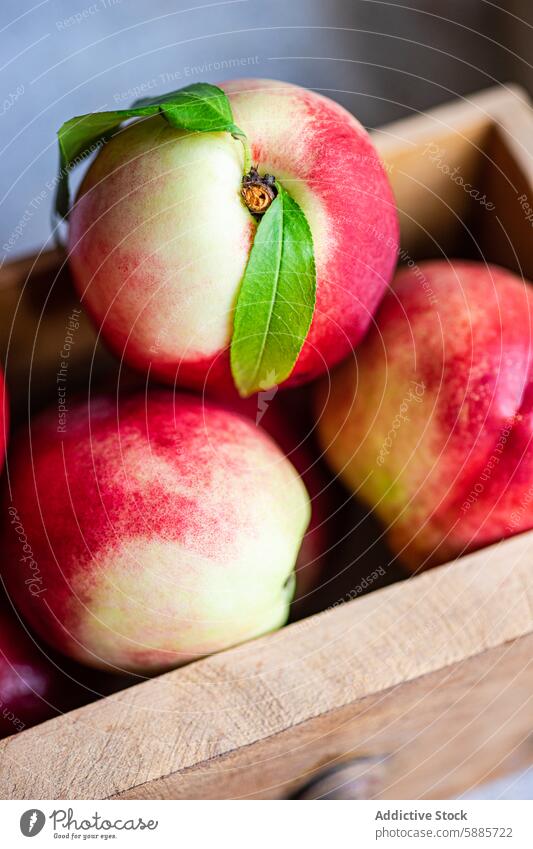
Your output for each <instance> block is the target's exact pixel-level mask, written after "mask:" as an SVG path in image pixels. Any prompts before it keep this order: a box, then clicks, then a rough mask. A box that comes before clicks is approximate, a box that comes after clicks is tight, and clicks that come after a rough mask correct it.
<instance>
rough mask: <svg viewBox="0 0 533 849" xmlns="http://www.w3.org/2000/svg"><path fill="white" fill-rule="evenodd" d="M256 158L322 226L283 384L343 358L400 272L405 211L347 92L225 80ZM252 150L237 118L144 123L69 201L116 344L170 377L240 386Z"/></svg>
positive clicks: (73, 236) (92, 300) (74, 253)
mask: <svg viewBox="0 0 533 849" xmlns="http://www.w3.org/2000/svg"><path fill="white" fill-rule="evenodd" d="M222 87H223V88H224V89H225V91H226V92H227V94H228V97H229V99H230V102H231V106H232V109H233V113H234V118H235V122H236V123H237V125H238V126H240V127H241V128H242V129H243V130H244V132H245V133H246V134H247V135H248V139H249V142H250V145H251V151H252V161H253V162H254V163H258V164H259V169H260V171H261V172H263V173H264V172H269V173H271V174H274V175H275V176H276V177H277V178H278V179H279V180H280V181H281V182H282V184H283V185H284V187H285V188H286V189H287V190H288V191H289V193H290V194H291V195H292V196H293V197H294V198H295V200H296V201H297V202H298V203H299V204H300V206H301V207H302V209H303V211H304V212H305V214H306V216H307V219H308V221H309V224H310V227H311V231H312V234H313V241H314V248H315V259H316V264H317V299H316V309H315V314H314V318H313V323H312V326H311V328H310V331H309V334H308V337H307V340H306V342H305V343H304V346H303V349H302V351H301V353H300V356H299V358H298V361H297V363H296V365H295V368H294V370H293V372H292V374H291V376H290V378H289V380H288V381H286V382H285V385H294V384H297V383H302V382H306V381H308V380H311V379H312V378H314V377H316V376H317V375H319V374H322V373H323V372H325V371H326V370H327V369H328V368H331V367H332V366H333V365H334V364H335V363H337V362H339V361H340V360H341V359H342V358H343V357H344V356H346V354H347V353H348V352H349V351H350V349H351V347H352V346H353V345H356V344H357V343H358V342H359V341H360V339H361V338H362V336H363V335H364V333H365V331H366V329H367V327H368V324H369V322H370V320H371V317H372V314H373V313H374V311H375V309H376V307H377V305H378V303H379V301H380V299H381V297H382V295H383V294H384V292H385V289H386V287H387V285H388V283H389V280H390V277H391V275H392V273H393V270H394V266H395V262H396V255H397V248H398V223H397V215H396V209H395V204H394V199H393V196H392V193H391V189H390V187H389V184H388V181H387V177H386V175H385V173H384V170H383V167H382V165H381V163H380V161H379V158H378V155H377V153H376V151H375V149H374V147H373V145H372V143H371V141H370V138H369V136H368V135H367V133H366V131H365V130H364V129H363V127H362V126H361V125H360V124H359V122H358V121H357V120H356V119H355V118H354V117H353V116H352V115H350V114H349V113H348V112H346V111H345V110H344V109H343V108H342V107H341V106H339V105H338V104H336V103H334V102H333V101H331V100H329V99H328V98H325V97H322V96H321V95H318V94H315V93H314V92H311V91H308V90H306V89H303V88H300V87H298V86H294V85H289V84H288V83H282V82H279V81H273V80H257V79H255V80H254V79H251V80H238V81H234V82H229V83H226V84H224V85H223V86H222ZM242 175H243V151H242V145H241V143H240V142H239V141H236V140H235V139H233V138H231V136H230V135H229V134H227V133H218V134H202V133H200V134H187V133H186V132H183V131H179V130H175V129H173V128H171V127H170V126H169V125H168V124H167V123H166V122H165V121H164V119H163V118H160V117H155V118H152V119H149V120H144V121H142V122H136V123H134V124H133V125H131V126H130V127H129V128H128V129H125V130H124V131H122V132H121V133H120V134H119V135H118V136H116V137H115V138H114V139H112V140H111V141H110V142H108V143H107V144H106V145H105V146H104V148H103V149H102V150H101V152H100V153H99V154H98V156H97V157H96V159H95V161H94V162H93V164H92V165H91V166H90V168H89V170H88V172H87V174H86V175H85V178H84V180H83V183H82V185H81V188H80V192H79V194H78V198H77V201H76V204H75V206H74V207H73V209H72V211H71V214H70V219H69V221H70V228H69V241H68V248H69V255H70V267H71V270H72V272H73V276H74V280H75V283H76V286H77V288H78V290H79V292H80V293H81V295H82V296H83V300H84V303H85V306H86V307H87V309H88V310H89V311H90V313H91V314H92V315H93V317H94V319H95V320H96V323H97V325H98V326H99V327H101V330H102V333H103V336H104V338H105V339H106V340H107V343H108V344H109V345H110V347H111V348H112V349H113V350H114V351H115V352H116V353H117V354H118V355H119V356H121V357H122V356H123V357H124V359H125V360H126V361H127V362H128V363H129V364H130V365H133V366H134V367H136V368H137V369H139V370H141V371H143V372H146V371H148V370H150V373H151V374H152V375H153V376H154V377H156V378H158V379H160V380H163V381H165V382H169V383H172V384H174V381H175V380H176V381H177V384H178V385H182V386H187V387H190V388H194V389H202V388H203V387H204V385H206V381H207V386H208V387H209V386H217V387H218V388H219V389H220V387H221V386H227V387H228V392H229V388H230V387H231V386H232V380H231V374H230V369H229V355H228V345H229V342H230V338H231V332H232V310H233V308H234V306H235V302H236V297H237V293H238V289H239V285H240V282H241V279H242V276H243V273H244V270H245V267H246V263H247V260H248V255H249V252H250V248H251V245H252V242H253V238H254V233H255V229H256V226H257V225H256V222H255V219H254V218H253V216H252V215H251V214H250V212H249V211H248V209H247V208H246V206H245V205H244V203H243V202H242V199H241V197H240V189H241V178H242Z"/></svg>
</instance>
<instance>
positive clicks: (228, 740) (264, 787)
mask: <svg viewBox="0 0 533 849" xmlns="http://www.w3.org/2000/svg"><path fill="white" fill-rule="evenodd" d="M532 129H533V127H532V117H531V110H530V108H529V106H528V104H527V101H526V98H525V95H524V94H523V92H521V91H520V90H519V89H516V88H514V87H511V88H510V89H507V90H498V91H489V92H486V93H483V94H481V95H476V96H474V97H471V98H466V99H465V100H464V101H463V102H461V103H454V104H450V105H448V106H444V107H439V108H438V109H436V110H433V111H432V112H431V113H429V114H428V115H425V116H418V117H416V118H412V119H409V120H406V121H402V122H398V123H396V124H393V125H389V126H388V127H386V128H383V129H382V130H381V131H379V132H377V133H376V134H375V140H376V141H377V144H378V146H379V148H380V150H381V153H382V155H383V156H384V158H385V160H386V163H387V168H388V173H389V176H390V179H391V182H392V185H393V189H394V191H395V194H396V198H397V200H398V204H399V207H400V219H401V229H402V250H403V252H404V253H403V259H404V260H408V259H409V258H413V259H415V260H418V259H420V258H421V257H423V256H427V255H435V254H437V255H438V254H439V252H440V251H444V252H445V253H447V254H448V255H452V254H453V253H454V252H457V251H459V252H460V251H461V250H462V248H463V247H464V241H462V239H463V234H464V231H465V230H466V229H468V228H470V229H471V231H472V233H473V238H474V240H475V241H476V242H477V243H478V245H479V246H480V248H481V250H482V251H483V255H484V256H486V257H487V258H489V259H491V260H494V261H500V262H504V263H505V264H507V265H509V266H510V267H514V268H517V269H518V270H523V269H526V271H527V272H528V273H530V274H533V251H532V240H531V226H530V224H529V222H527V221H526V220H525V216H524V214H523V210H522V209H521V207H520V206H519V204H518V203H517V196H518V195H519V192H523V191H526V192H527V193H529V194H531V184H532V174H533V167H532V159H533V141H532V139H533V132H532ZM429 142H433V143H435V144H438V145H440V146H441V147H442V148H443V149H444V150H445V152H446V161H447V162H458V163H459V164H460V166H461V173H462V174H463V176H464V177H465V179H466V178H468V179H469V180H472V181H473V182H474V183H476V184H477V183H478V182H479V185H480V188H481V189H482V190H483V191H486V192H487V196H488V197H490V198H491V199H494V201H495V204H496V214H494V212H493V213H492V214H489V212H488V211H484V212H483V211H482V210H480V207H479V204H477V205H476V204H473V203H472V202H471V200H470V199H469V198H468V197H467V195H466V194H465V192H464V190H463V189H462V188H461V187H458V186H457V185H456V184H454V183H453V182H452V181H450V179H449V177H447V176H446V175H444V174H443V173H442V172H441V171H440V170H439V169H438V168H437V167H436V166H435V163H434V162H430V160H429V158H428V156H427V155H424V150H425V148H426V146H427V144H428V143H429ZM63 260H64V257H63V255H62V254H61V252H50V253H47V254H43V255H42V256H40V257H39V258H37V259H35V258H28V259H26V260H20V261H18V262H16V263H13V264H10V265H8V266H4V267H3V268H2V269H0V316H1V320H0V351H1V353H2V355H3V357H4V360H5V361H6V362H7V377H8V385H9V390H10V396H11V400H12V409H13V411H14V419H15V420H17V419H21V418H23V417H24V416H25V415H26V414H27V412H28V396H30V397H31V399H32V407H33V404H34V402H35V404H36V405H37V406H39V405H40V404H44V403H47V402H50V401H51V400H52V399H53V393H54V385H55V373H56V370H57V363H58V359H59V350H60V347H61V344H62V340H63V338H64V333H65V321H66V319H67V318H68V315H69V312H70V310H71V308H72V307H73V306H76V307H77V306H79V302H78V299H77V298H76V296H75V294H74V292H73V289H72V286H71V283H70V280H69V278H68V274H67V273H66V272H65V270H64V269H63V270H61V269H62V263H63ZM529 269H531V271H529ZM58 272H59V273H58ZM71 364H72V366H71V373H70V375H69V386H70V387H71V388H72V391H75V389H76V388H78V387H80V388H82V389H84V390H85V391H86V390H87V387H88V382H89V380H91V381H92V380H93V379H95V378H98V376H100V377H101V378H102V379H103V380H109V379H110V375H112V374H114V370H115V373H116V368H117V365H116V363H114V362H113V360H112V359H111V358H110V357H109V356H108V355H107V354H106V353H105V351H104V350H103V348H102V346H101V345H100V344H99V342H98V340H97V336H96V334H95V332H94V330H93V329H92V326H91V324H90V322H89V321H88V319H87V318H86V317H83V319H82V321H81V326H80V330H79V331H78V332H77V335H76V341H75V346H74V349H73V353H72V360H71ZM532 560H533V532H532V533H529V534H524V535H522V536H520V537H516V538H515V539H513V540H510V541H508V542H506V543H503V544H500V545H497V546H493V547H492V548H489V549H486V550H485V551H483V552H480V553H477V554H475V555H471V556H469V557H466V558H462V559H461V561H459V562H457V563H454V564H450V565H448V566H444V567H441V568H439V569H437V570H433V571H431V572H428V573H427V574H424V575H421V576H419V577H416V578H410V579H409V580H408V581H404V582H402V583H397V584H394V585H392V586H389V587H386V588H384V589H380V590H377V591H374V592H372V593H370V594H369V595H368V596H365V597H362V598H358V599H356V600H355V601H351V602H349V603H346V604H341V603H339V604H337V605H334V606H333V607H332V608H331V609H329V610H327V611H325V612H324V613H321V614H319V615H317V616H313V617H310V618H308V619H306V620H304V621H302V622H299V623H297V624H295V625H292V626H289V627H288V628H285V629H283V630H282V631H280V632H278V633H277V634H273V635H270V636H268V637H265V638H263V639H261V640H258V641H255V642H252V643H249V644H247V645H245V646H242V647H239V648H236V649H232V650H231V651H228V652H225V653H222V654H220V655H217V656H214V657H211V658H208V659H206V660H202V661H199V662H197V663H194V664H191V665H190V666H188V667H186V668H184V669H181V670H177V671H175V672H172V673H169V674H167V675H163V676H161V677H159V678H157V679H154V680H152V681H148V682H145V683H142V684H137V685H136V686H133V687H131V688H129V689H128V690H124V691H122V692H120V693H117V694H115V695H113V696H111V697H108V698H106V699H104V700H102V701H100V702H98V703H95V704H93V705H89V706H87V707H85V708H82V709H80V710H78V711H74V712H72V713H70V714H68V715H66V716H64V717H61V718H59V719H55V720H51V721H50V722H47V723H44V724H43V725H41V726H38V727H36V728H34V729H30V730H28V731H25V732H23V733H22V734H19V735H18V736H16V737H11V738H8V739H7V740H5V741H3V742H0V797H1V798H20V799H26V798H32V799H35V798H58V799H61V798H88V799H92V798H150V797H153V798H236V797H247V798H277V797H281V796H287V795H291V794H295V793H297V792H298V790H299V789H301V788H302V786H303V785H305V784H307V783H308V782H309V780H310V779H311V778H312V777H313V776H314V775H316V774H317V773H319V772H320V771H321V770H323V769H328V768H329V767H330V766H332V765H334V764H337V763H339V762H343V761H345V760H346V759H349V758H352V757H358V758H361V759H364V758H366V759H367V760H366V761H364V760H361V762H360V763H361V770H362V774H365V773H367V772H368V773H369V776H370V778H371V780H369V781H368V782H367V785H368V793H369V794H372V795H375V796H378V797H381V798H388V797H391V798H416V797H434V796H435V797H438V796H440V797H447V796H450V795H453V794H457V793H460V792H462V791H464V790H466V789H468V788H469V787H471V786H472V785H475V784H476V783H478V782H481V781H483V780H485V779H486V778H488V777H491V776H493V775H496V774H498V773H500V772H502V771H508V770H510V769H513V768H517V767H519V766H521V765H523V764H524V763H529V762H531V760H533V743H532V737H531V723H532V720H533V711H532V708H531V703H530V698H531V693H532V691H533V678H532V671H531V661H530V659H531V656H532V648H533V645H532V641H533V636H532V633H533V612H532V611H533V588H532V580H533V578H532V574H533V572H532ZM365 568H366V567H365ZM368 571H370V569H369V570H368ZM349 574H352V575H353V572H352V573H350V572H349V571H346V575H349ZM365 574H366V573H365ZM390 575H391V577H392V572H391V573H390ZM344 589H346V590H347V591H348V593H349V591H350V587H349V586H348V587H346V588H344V587H343V591H344Z"/></svg>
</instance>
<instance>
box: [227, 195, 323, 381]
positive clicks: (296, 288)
mask: <svg viewBox="0 0 533 849" xmlns="http://www.w3.org/2000/svg"><path fill="white" fill-rule="evenodd" d="M276 186H277V188H278V195H277V197H276V198H275V199H274V200H273V201H272V204H271V205H270V207H269V208H268V209H267V211H266V212H265V214H264V216H263V217H262V219H261V221H260V223H259V226H258V228H257V232H256V235H255V239H254V243H253V246H252V250H251V251H250V257H249V259H248V264H247V266H246V271H245V272H244V277H243V279H242V283H241V286H240V290H239V295H238V298H237V305H236V307H235V318H234V324H233V336H232V340H231V352H230V358H231V371H232V374H233V379H234V381H235V385H236V386H237V389H238V390H239V393H240V394H241V395H242V396H247V395H252V394H253V393H254V392H258V391H260V390H266V389H269V388H271V387H272V386H275V385H276V384H278V383H281V382H282V381H284V380H286V378H287V377H288V376H289V375H290V373H291V371H292V370H293V368H294V364H295V363H296V360H297V359H298V355H299V354H300V351H301V349H302V345H303V343H304V342H305V339H306V336H307V333H308V331H309V328H310V326H311V321H312V318H313V311H314V307H315V296H316V269H315V258H314V249H313V237H312V235H311V230H310V228H309V224H308V223H307V219H306V217H305V215H304V213H303V211H302V209H301V208H300V207H299V206H298V204H297V203H296V201H295V200H293V198H291V197H290V195H289V194H288V193H287V192H286V191H285V190H284V189H283V187H282V186H281V185H280V184H279V183H276Z"/></svg>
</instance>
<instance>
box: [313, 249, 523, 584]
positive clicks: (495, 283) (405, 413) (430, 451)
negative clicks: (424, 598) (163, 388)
mask: <svg viewBox="0 0 533 849" xmlns="http://www.w3.org/2000/svg"><path fill="white" fill-rule="evenodd" d="M532 305H533V300H532V294H531V287H530V284H528V283H527V282H523V281H522V280H520V279H519V278H518V277H516V276H515V275H513V274H511V273H510V272H508V271H505V270H503V269H501V268H498V267H496V266H485V265H483V264H481V263H474V262H462V261H453V262H450V263H448V262H445V261H434V262H427V263H423V264H421V265H420V266H419V269H416V268H414V269H407V270H403V271H400V273H399V274H398V275H397V277H396V280H395V281H394V284H393V290H392V291H391V293H390V294H388V295H387V296H386V298H385V299H384V301H383V303H382V306H381V308H380V310H379V312H378V315H377V318H376V327H375V328H374V329H372V331H371V332H369V334H368V336H367V338H366V339H365V341H364V343H363V345H361V346H360V348H359V349H358V351H357V352H356V357H355V360H354V359H351V360H347V361H346V363H344V364H343V365H342V366H341V367H340V368H339V370H338V371H337V372H336V373H335V375H334V378H333V382H332V385H331V392H329V390H328V387H327V386H326V385H325V384H324V385H322V386H321V387H320V389H319V391H318V398H317V405H316V413H317V417H318V419H319V434H320V440H321V443H322V447H323V448H324V450H325V452H326V458H327V460H328V461H329V463H330V465H331V466H332V468H333V469H334V470H335V471H336V472H337V473H339V474H340V475H341V477H342V478H343V480H344V481H345V482H346V483H347V484H348V486H349V487H350V488H351V489H352V490H353V492H354V493H356V494H357V495H358V496H359V497H361V498H362V499H363V500H364V501H365V502H366V503H367V504H368V505H369V506H370V507H371V508H372V510H373V511H374V512H375V513H376V515H377V516H378V517H380V518H381V520H382V521H383V522H384V523H385V524H386V526H387V527H388V534H389V542H390V544H391V546H392V548H393V550H394V551H395V552H396V553H397V554H398V555H399V556H400V558H401V559H402V560H403V561H405V562H406V563H407V564H408V565H409V566H410V567H411V568H412V569H415V568H421V567H424V566H428V565H435V564H437V563H442V562H445V561H447V560H449V559H451V558H453V557H456V556H458V555H460V554H462V553H463V552H465V551H468V550H472V549H477V548H480V547H483V546H485V545H488V544H490V543H492V542H495V541H497V540H500V539H502V538H505V537H508V536H511V535H512V534H514V533H519V532H520V531H524V530H528V529H529V528H532V527H533V450H532V447H531V435H532V432H533V385H532V382H531V381H532V351H531V338H532V327H533V322H532V317H533V310H532Z"/></svg>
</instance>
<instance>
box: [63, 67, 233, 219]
mask: <svg viewBox="0 0 533 849" xmlns="http://www.w3.org/2000/svg"><path fill="white" fill-rule="evenodd" d="M157 113H160V114H161V115H162V116H163V117H164V118H165V120H166V121H168V123H169V124H170V125H171V126H172V127H176V128H178V129H181V130H190V131H191V132H198V133H217V132H227V133H231V135H232V136H234V137H235V138H238V139H240V141H242V143H243V146H244V153H245V165H244V171H245V173H246V170H247V166H248V162H249V150H248V142H247V140H246V136H245V134H244V133H243V132H242V130H240V129H239V127H237V126H236V124H235V123H234V122H233V114H232V111H231V105H230V102H229V100H228V98H227V96H226V94H225V93H224V92H223V91H222V89H220V88H218V86H215V85H210V84H209V83H193V85H190V86H187V87H186V88H182V89H179V90H178V91H171V92H169V93H168V94H164V95H161V97H149V98H144V99H142V100H137V101H136V102H135V103H134V104H133V106H132V107H131V109H118V110H116V111H115V112H93V113H89V114H88V115H80V116H78V117H77V118H71V119H70V121H66V122H65V123H64V124H63V126H62V127H61V128H60V130H59V132H58V134H57V136H58V142H59V178H58V185H57V193H56V212H57V213H58V215H60V216H61V217H62V218H66V216H67V215H68V211H69V205H70V199H69V189H68V177H69V173H70V171H71V170H72V168H73V167H74V166H75V165H77V164H79V163H80V162H82V161H83V159H85V157H86V156H87V155H88V154H89V153H91V152H92V151H93V150H95V149H96V148H97V147H99V146H100V145H101V144H102V143H104V142H106V141H107V140H108V139H109V138H111V136H112V135H113V134H114V133H115V132H116V131H117V130H118V128H119V127H120V125H121V124H122V123H123V122H124V121H126V120H128V119H129V118H142V117H148V116H150V115H156V114H157Z"/></svg>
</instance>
